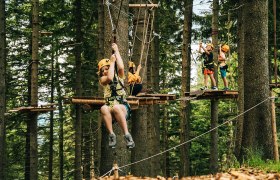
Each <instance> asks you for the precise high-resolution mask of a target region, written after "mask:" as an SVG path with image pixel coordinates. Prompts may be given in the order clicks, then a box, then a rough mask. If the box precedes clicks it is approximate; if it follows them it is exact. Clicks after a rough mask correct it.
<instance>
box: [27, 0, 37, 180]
mask: <svg viewBox="0 0 280 180" xmlns="http://www.w3.org/2000/svg"><path fill="white" fill-rule="evenodd" d="M38 50H39V1H38V0H32V65H31V106H34V107H37V106H38V64H39V55H38ZM37 116H38V114H37V113H36V112H35V113H34V112H33V113H32V112H30V120H29V121H30V122H29V123H30V152H29V153H30V169H29V170H30V177H29V178H30V179H31V180H32V179H34V180H37V179H38V149H37V147H38V142H37V134H38V133H37Z"/></svg>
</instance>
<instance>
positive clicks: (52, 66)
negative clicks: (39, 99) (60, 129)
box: [49, 37, 55, 180]
mask: <svg viewBox="0 0 280 180" xmlns="http://www.w3.org/2000/svg"><path fill="white" fill-rule="evenodd" d="M53 50H54V47H53V37H52V47H51V63H52V64H51V103H53V102H54V73H55V72H54V52H53ZM53 119H54V113H53V111H51V112H50V145H49V180H52V177H53V142H54V141H53V136H54V134H53V126H54V124H53V121H54V120H53Z"/></svg>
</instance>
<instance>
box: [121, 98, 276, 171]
mask: <svg viewBox="0 0 280 180" xmlns="http://www.w3.org/2000/svg"><path fill="white" fill-rule="evenodd" d="M272 98H275V97H268V98H266V99H265V100H263V101H261V102H260V103H258V104H256V105H254V106H253V107H251V108H249V109H247V110H246V111H244V112H242V113H240V114H239V115H237V116H235V117H233V118H231V119H229V120H227V121H225V122H223V123H222V124H220V125H218V126H216V127H214V128H212V129H210V130H208V131H206V132H204V133H202V134H200V135H198V136H196V137H194V138H192V139H190V140H188V141H185V142H183V143H181V144H178V145H176V146H174V147H172V148H169V149H167V150H165V151H163V152H160V153H158V154H154V155H152V156H150V157H147V158H144V159H142V160H139V161H135V162H133V163H130V164H127V165H124V166H121V167H119V169H121V168H124V167H128V166H131V165H134V164H138V163H140V162H143V161H146V160H149V159H151V158H153V157H156V156H159V155H162V154H164V153H166V152H169V151H171V150H175V149H176V148H178V147H180V146H182V145H184V144H187V143H189V142H192V141H194V140H196V139H198V138H200V137H202V136H204V135H206V134H208V133H210V132H212V131H214V130H216V129H218V128H219V127H221V126H223V125H225V124H227V123H229V122H231V121H233V120H235V119H236V118H238V117H240V116H242V115H244V114H245V113H247V112H249V111H251V110H252V109H254V108H256V107H258V106H259V105H261V104H263V103H264V102H266V101H268V100H270V99H272Z"/></svg>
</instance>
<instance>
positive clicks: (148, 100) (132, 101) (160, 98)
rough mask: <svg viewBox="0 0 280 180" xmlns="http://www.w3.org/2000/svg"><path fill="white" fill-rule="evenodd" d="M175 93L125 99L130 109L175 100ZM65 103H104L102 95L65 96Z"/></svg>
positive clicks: (87, 105) (89, 105)
mask: <svg viewBox="0 0 280 180" xmlns="http://www.w3.org/2000/svg"><path fill="white" fill-rule="evenodd" d="M175 98H176V97H175V95H169V94H139V95H138V96H128V97H127V98H126V100H127V101H128V104H129V105H130V106H131V109H132V110H135V109H138V108H139V106H144V105H154V104H165V103H167V101H168V100H175ZM64 103H65V104H82V105H83V108H86V109H90V108H91V109H100V108H101V106H103V105H104V104H105V100H104V98H103V97H71V98H69V97H65V98H64Z"/></svg>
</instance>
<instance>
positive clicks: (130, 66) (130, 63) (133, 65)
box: [128, 61, 136, 68]
mask: <svg viewBox="0 0 280 180" xmlns="http://www.w3.org/2000/svg"><path fill="white" fill-rule="evenodd" d="M128 67H129V68H133V67H136V66H135V64H134V62H132V61H129V62H128Z"/></svg>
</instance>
